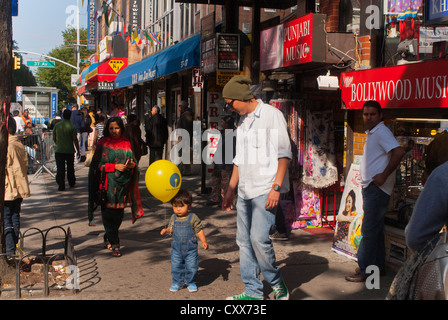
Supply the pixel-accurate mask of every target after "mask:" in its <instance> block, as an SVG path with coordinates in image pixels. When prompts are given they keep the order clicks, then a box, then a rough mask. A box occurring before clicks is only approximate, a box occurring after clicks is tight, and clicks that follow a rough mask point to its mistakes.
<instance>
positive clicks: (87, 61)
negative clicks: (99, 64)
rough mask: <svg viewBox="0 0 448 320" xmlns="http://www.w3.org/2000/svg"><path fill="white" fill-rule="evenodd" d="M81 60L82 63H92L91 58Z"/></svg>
mask: <svg viewBox="0 0 448 320" xmlns="http://www.w3.org/2000/svg"><path fill="white" fill-rule="evenodd" d="M80 62H81V63H90V60H89V59H81V60H80Z"/></svg>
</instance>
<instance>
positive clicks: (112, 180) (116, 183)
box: [88, 117, 143, 257]
mask: <svg viewBox="0 0 448 320" xmlns="http://www.w3.org/2000/svg"><path fill="white" fill-rule="evenodd" d="M124 130H125V128H124V124H123V121H122V120H121V118H120V117H113V118H109V119H108V120H107V122H106V129H105V130H104V137H103V138H102V139H101V140H100V141H98V144H97V148H96V150H95V153H94V154H93V157H92V162H91V164H90V167H89V178H88V179H89V186H88V190H89V200H88V201H89V203H88V218H89V225H94V224H95V220H94V217H93V212H94V210H95V193H96V192H97V191H98V190H99V189H100V183H101V184H102V183H103V182H102V179H101V175H102V174H104V175H105V179H104V189H105V192H106V196H105V199H104V202H103V203H101V204H100V205H101V217H102V221H103V225H104V230H105V234H104V246H105V247H106V248H107V249H109V250H111V251H112V255H113V256H114V257H121V251H120V238H119V228H120V226H121V223H122V221H123V217H124V208H126V207H127V205H128V204H129V203H130V204H131V211H132V220H133V223H134V222H135V220H136V219H137V218H139V217H141V216H143V208H142V204H141V199H140V191H139V189H138V171H137V170H135V167H136V164H137V163H136V160H135V157H134V154H133V152H132V147H131V143H130V142H129V140H128V139H127V138H125V137H124V136H123V134H124Z"/></svg>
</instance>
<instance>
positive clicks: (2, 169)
mask: <svg viewBox="0 0 448 320" xmlns="http://www.w3.org/2000/svg"><path fill="white" fill-rule="evenodd" d="M11 9H12V8H11V0H0V74H1V75H2V76H1V77H0V126H1V128H0V241H1V253H5V251H6V244H5V232H4V230H5V225H4V205H5V175H6V174H5V173H6V155H7V150H8V130H7V125H8V123H7V119H8V116H9V111H10V106H11V91H12V68H13V57H12V12H11ZM4 261H5V259H0V264H1V263H6V262H4Z"/></svg>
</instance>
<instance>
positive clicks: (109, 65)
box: [85, 58, 128, 82]
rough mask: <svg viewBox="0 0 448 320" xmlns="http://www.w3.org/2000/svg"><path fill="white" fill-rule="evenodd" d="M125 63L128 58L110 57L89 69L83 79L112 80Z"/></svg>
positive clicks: (89, 80)
mask: <svg viewBox="0 0 448 320" xmlns="http://www.w3.org/2000/svg"><path fill="white" fill-rule="evenodd" d="M127 65H128V58H112V59H109V60H107V61H106V62H104V63H102V64H100V65H97V67H96V68H94V69H90V71H89V72H88V73H87V74H86V76H85V79H86V81H87V82H104V81H107V82H113V81H114V80H115V78H116V77H117V74H118V73H119V72H120V71H121V70H123V69H124V68H126V67H127Z"/></svg>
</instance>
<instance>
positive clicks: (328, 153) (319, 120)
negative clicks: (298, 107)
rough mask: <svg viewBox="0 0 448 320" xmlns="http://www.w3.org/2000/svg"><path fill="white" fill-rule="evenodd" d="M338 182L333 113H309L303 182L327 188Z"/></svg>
mask: <svg viewBox="0 0 448 320" xmlns="http://www.w3.org/2000/svg"><path fill="white" fill-rule="evenodd" d="M337 181H338V170H337V167H336V157H335V154H334V125H333V112H332V111H330V110H329V111H318V112H311V111H309V110H308V111H307V116H306V129H305V150H304V159H303V178H302V182H303V183H304V184H306V185H308V186H310V187H314V188H319V189H320V188H327V187H329V186H331V185H333V184H334V183H336V182H337Z"/></svg>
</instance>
